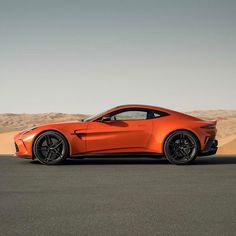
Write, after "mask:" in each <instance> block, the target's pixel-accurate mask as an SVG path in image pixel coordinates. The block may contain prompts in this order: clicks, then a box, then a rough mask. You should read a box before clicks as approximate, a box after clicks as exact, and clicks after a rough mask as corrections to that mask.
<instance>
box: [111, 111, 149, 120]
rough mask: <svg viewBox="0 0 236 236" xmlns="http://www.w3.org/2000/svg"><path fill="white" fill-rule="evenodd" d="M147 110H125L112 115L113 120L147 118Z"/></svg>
mask: <svg viewBox="0 0 236 236" xmlns="http://www.w3.org/2000/svg"><path fill="white" fill-rule="evenodd" d="M146 119H147V111H136V110H133V111H123V112H120V113H118V114H115V115H113V116H112V117H111V120H146Z"/></svg>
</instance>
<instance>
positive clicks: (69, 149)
mask: <svg viewBox="0 0 236 236" xmlns="http://www.w3.org/2000/svg"><path fill="white" fill-rule="evenodd" d="M48 131H53V132H57V133H59V134H60V135H62V136H63V137H64V139H65V140H66V143H67V147H68V153H69V155H71V153H70V151H71V145H70V143H69V141H68V139H67V137H66V136H65V135H64V134H63V133H62V132H61V131H60V130H57V129H47V130H42V131H41V132H39V133H38V134H37V135H35V137H34V139H33V142H32V147H31V151H32V159H33V160H34V159H35V156H34V143H35V141H36V139H37V138H38V137H39V136H40V135H41V134H43V133H46V132H48Z"/></svg>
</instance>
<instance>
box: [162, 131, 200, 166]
mask: <svg viewBox="0 0 236 236" xmlns="http://www.w3.org/2000/svg"><path fill="white" fill-rule="evenodd" d="M198 149H199V148H198V142H197V140H196V138H195V136H194V135H193V134H192V133H190V132H188V131H176V132H174V133H172V134H171V135H170V136H169V137H168V138H167V139H166V141H165V144H164V154H165V157H166V158H167V160H168V161H169V162H170V163H173V164H177V165H184V164H189V163H190V162H192V161H193V160H194V159H195V158H196V157H197V154H198Z"/></svg>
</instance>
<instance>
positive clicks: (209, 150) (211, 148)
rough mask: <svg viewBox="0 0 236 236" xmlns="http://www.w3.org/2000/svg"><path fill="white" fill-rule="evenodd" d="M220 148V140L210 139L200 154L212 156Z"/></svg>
mask: <svg viewBox="0 0 236 236" xmlns="http://www.w3.org/2000/svg"><path fill="white" fill-rule="evenodd" d="M217 149H218V141H217V140H215V139H209V140H208V141H207V144H206V146H205V149H204V150H203V151H202V152H201V153H200V156H210V155H214V154H216V152H217Z"/></svg>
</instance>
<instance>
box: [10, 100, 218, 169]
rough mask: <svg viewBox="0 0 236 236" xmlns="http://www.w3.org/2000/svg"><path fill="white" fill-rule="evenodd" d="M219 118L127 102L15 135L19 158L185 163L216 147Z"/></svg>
mask: <svg viewBox="0 0 236 236" xmlns="http://www.w3.org/2000/svg"><path fill="white" fill-rule="evenodd" d="M215 136H216V121H206V120H202V119H199V118H196V117H192V116H189V115H186V114H183V113H180V112H176V111H172V110H169V109H165V108H160V107H154V106H146V105H124V106H118V107H115V108H113V109H110V110H108V111H106V112H103V113H101V114H98V115H95V116H92V117H89V118H87V119H85V120H82V121H74V122H62V123H52V124H46V125H40V126H36V127H33V128H31V129H27V130H24V131H22V132H20V133H19V134H17V135H16V136H15V138H14V140H15V147H16V156H24V157H25V156H28V157H29V156H30V157H32V159H35V158H37V159H38V160H39V161H40V162H41V163H43V164H48V165H51V164H58V163H61V162H62V161H64V160H66V159H67V158H71V159H72V158H78V157H79V158H83V157H88V156H101V155H102V156H105V155H109V156H111V155H114V154H121V155H124V156H127V154H129V155H131V154H132V155H137V154H142V155H155V156H161V157H163V156H165V157H166V158H167V159H168V161H169V162H171V163H174V164H187V163H190V162H191V161H193V160H194V159H195V158H196V157H197V156H200V155H204V156H206V155H213V154H215V153H216V151H217V143H218V142H217V140H215Z"/></svg>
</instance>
